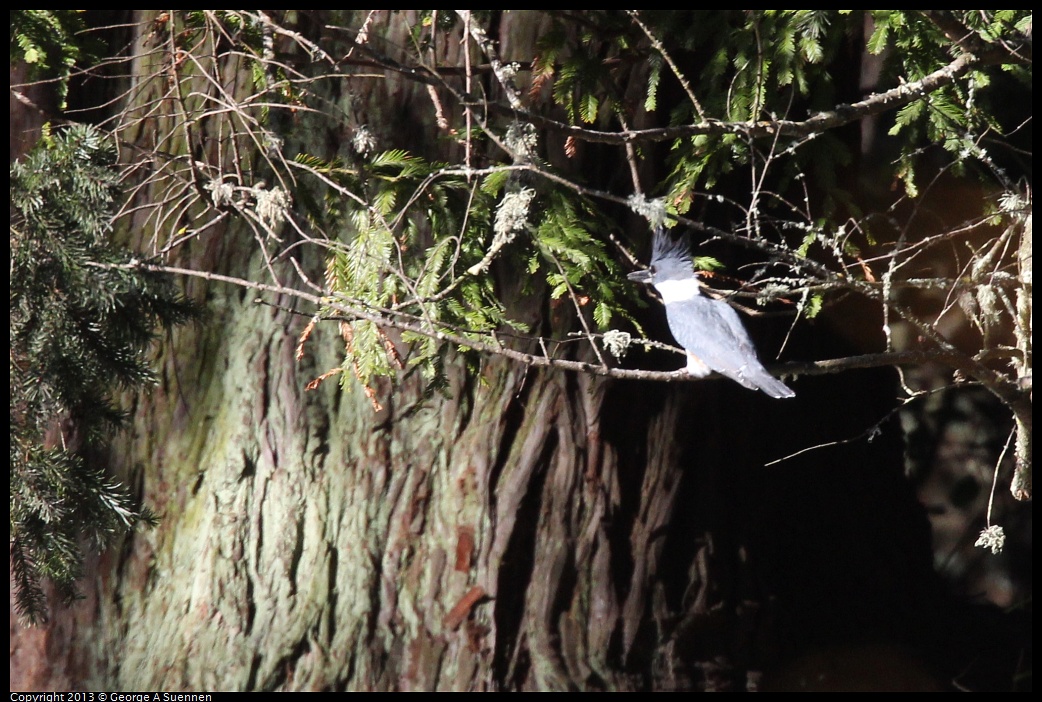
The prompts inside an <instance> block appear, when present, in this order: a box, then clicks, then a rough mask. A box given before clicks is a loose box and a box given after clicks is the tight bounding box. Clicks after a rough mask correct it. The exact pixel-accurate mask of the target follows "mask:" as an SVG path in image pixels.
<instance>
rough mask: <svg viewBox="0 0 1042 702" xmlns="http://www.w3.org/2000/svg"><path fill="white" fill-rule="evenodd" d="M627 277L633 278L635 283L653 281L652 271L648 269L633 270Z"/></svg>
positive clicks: (646, 283)
mask: <svg viewBox="0 0 1042 702" xmlns="http://www.w3.org/2000/svg"><path fill="white" fill-rule="evenodd" d="M626 277H627V278H629V279H630V280H632V281H633V282H634V283H644V284H645V285H648V284H650V283H651V273H649V272H648V271H647V270H643V271H633V272H632V273H630V274H629V275H628V276H626Z"/></svg>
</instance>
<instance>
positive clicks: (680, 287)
mask: <svg viewBox="0 0 1042 702" xmlns="http://www.w3.org/2000/svg"><path fill="white" fill-rule="evenodd" d="M655 289H656V290H658V291H659V294H660V295H662V302H664V303H665V304H667V305H668V304H670V303H671V302H683V301H684V300H690V299H692V298H695V297H698V296H699V295H701V292H700V291H699V289H698V281H697V280H695V279H694V278H688V279H687V280H660V281H656V282H655Z"/></svg>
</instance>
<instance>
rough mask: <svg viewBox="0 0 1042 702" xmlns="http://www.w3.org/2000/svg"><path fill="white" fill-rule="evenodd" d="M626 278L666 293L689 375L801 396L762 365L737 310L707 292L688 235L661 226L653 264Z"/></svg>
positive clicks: (653, 249) (672, 328) (671, 324)
mask: <svg viewBox="0 0 1042 702" xmlns="http://www.w3.org/2000/svg"><path fill="white" fill-rule="evenodd" d="M627 278H629V279H630V280H632V281H634V282H637V283H643V284H646V285H651V286H653V287H654V288H655V289H656V290H657V291H658V292H659V294H660V295H661V296H662V302H663V304H665V306H666V320H667V321H668V322H669V330H670V331H671V332H672V333H673V337H674V338H675V339H676V340H677V342H678V343H679V344H680V345H681V346H682V347H684V351H686V352H687V372H688V373H689V374H690V375H692V376H694V377H696V378H704V377H706V376H707V375H709V374H710V373H712V372H714V371H716V372H717V373H719V374H720V375H723V376H726V377H728V378H730V379H731V380H734V381H735V382H737V383H739V384H740V385H743V386H744V387H747V388H749V389H750V390H762V391H763V392H765V393H767V394H768V395H769V396H771V397H775V398H783V397H794V396H795V395H796V393H795V392H793V390H792V388H790V387H789V386H787V385H786V384H785V383H783V382H782V381H780V380H778V379H777V378H775V377H774V376H773V375H771V374H770V373H768V372H767V369H766V368H764V367H763V364H762V363H760V360H759V358H757V356H756V348H755V347H754V346H753V342H752V340H751V339H750V338H749V332H747V331H746V330H745V327H744V326H743V325H742V320H741V319H739V317H738V313H737V312H735V311H734V308H732V307H731V306H730V305H729V304H727V303H726V302H724V301H723V300H717V299H715V298H712V297H709V296H708V295H706V294H705V292H704V291H703V289H702V283H701V281H699V279H698V277H697V276H696V275H695V270H694V267H693V266H692V264H691V249H690V247H689V245H688V243H687V239H686V237H682V238H680V239H678V240H676V241H674V240H673V239H672V238H671V237H670V236H669V235H668V234H666V232H665V230H664V229H662V228H661V227H660V228H658V229H656V230H655V234H654V237H653V240H652V246H651V261H650V263H649V264H648V267H647V268H646V269H645V270H640V271H635V272H633V273H630V274H629V275H628V276H627Z"/></svg>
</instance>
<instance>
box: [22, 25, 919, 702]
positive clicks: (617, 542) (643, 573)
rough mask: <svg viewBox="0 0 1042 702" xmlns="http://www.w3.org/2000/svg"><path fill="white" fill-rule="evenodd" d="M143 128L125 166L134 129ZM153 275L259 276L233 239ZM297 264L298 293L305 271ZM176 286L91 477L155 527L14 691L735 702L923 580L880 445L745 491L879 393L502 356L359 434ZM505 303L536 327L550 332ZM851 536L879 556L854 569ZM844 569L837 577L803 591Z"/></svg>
mask: <svg viewBox="0 0 1042 702" xmlns="http://www.w3.org/2000/svg"><path fill="white" fill-rule="evenodd" d="M140 19H143V20H146V21H142V22H140V23H139V24H137V25H136V26H137V27H139V32H140V33H141V35H140V36H138V37H137V39H136V41H137V43H136V45H137V46H142V45H144V44H147V41H148V39H147V37H146V36H144V35H145V34H146V33H147V31H148V30H149V28H150V27H151V26H152V22H151V21H150V20H149V17H142V18H140ZM531 20H532V16H530V15H528V14H527V13H519V14H516V15H515V14H509V15H505V16H504V17H503V18H502V21H501V23H500V27H499V35H500V39H501V41H502V43H503V45H504V51H505V52H507V55H506V58H507V59H509V58H510V56H509V50H508V49H507V48H506V47H507V45H508V44H510V43H513V44H514V45H516V44H517V43H518V42H522V43H524V42H528V43H530V42H532V41H534V38H535V36H536V35H537V33H538V31H539V30H540V27H539V26H538V24H536V23H533V22H532V21H531ZM447 50H448V51H451V49H447ZM456 50H457V51H458V49H456ZM148 60H149V59H146V58H144V57H142V58H141V61H142V62H147V61H148ZM142 72H147V71H145V70H144V69H142ZM371 90H372V92H371V93H369V94H367V95H365V96H364V100H363V99H362V96H356V99H357V100H362V102H363V103H364V104H365V106H366V109H368V110H371V111H372V114H371V115H370V117H371V119H373V120H374V121H376V120H379V119H381V118H383V117H384V116H385V118H386V119H387V120H394V123H395V124H397V125H400V126H401V128H402V129H403V130H411V129H414V128H415V127H416V125H424V129H426V130H427V132H428V133H427V135H426V136H419V135H417V134H415V133H414V134H413V135H412V136H408V137H406V136H404V135H403V141H406V142H413V143H415V142H416V141H418V140H419V141H422V140H423V139H432V137H431V136H430V134H429V132H430V130H431V129H432V127H431V126H430V125H432V124H434V118H433V114H432V110H433V108H432V106H431V105H430V102H429V100H427V99H426V97H425V94H426V93H425V90H424V89H423V87H422V86H416V85H411V84H408V83H406V82H402V81H401V80H400V79H398V80H395V79H393V78H391V77H388V78H387V80H385V81H382V82H380V83H379V84H378V85H374V87H372V89H371ZM160 122H161V120H160ZM145 127H147V129H144V128H143V130H142V134H141V138H142V140H143V143H147V142H148V134H146V133H145V132H146V131H147V130H148V129H151V128H155V129H156V130H157V132H160V133H162V130H161V129H160V128H159V126H157V125H156V124H155V123H148V124H146V125H145ZM302 131H303V130H302ZM326 136H328V135H319V134H314V135H312V134H306V133H305V134H299V133H298V134H295V135H289V136H288V138H296V139H302V140H303V139H308V138H314V139H316V140H318V139H321V138H325V137H326ZM176 140H177V139H176V138H175V139H174V140H173V141H176ZM164 148H168V149H171V148H181V149H183V148H186V145H185V144H183V143H182V144H172V143H168V144H166V145H165V146H164ZM315 150H316V151H317V150H319V149H318V148H316V149H315ZM333 150H334V151H335V149H333ZM136 232H137V233H136V235H137V236H139V237H140V241H138V242H136V243H137V245H138V246H139V247H141V248H145V247H147V245H148V241H147V240H148V238H149V236H150V235H149V234H148V233H147V232H146V229H145V227H144V226H140V227H138V228H137V230H136ZM251 251H252V252H255V253H253V254H252V255H247V254H246V252H251ZM181 256H182V264H183V265H186V267H193V268H197V269H201V270H216V271H219V272H223V273H226V274H229V275H235V276H241V277H243V278H247V279H262V278H263V276H264V275H265V266H264V263H263V261H262V259H261V257H260V254H259V253H256V246H255V243H254V241H253V239H252V238H251V237H250V235H248V234H246V233H243V232H242V231H240V230H238V229H237V228H235V227H234V226H233V227H227V228H224V229H223V230H222V231H220V232H218V233H212V234H209V235H208V238H207V239H206V240H205V241H202V242H198V243H196V244H193V245H192V246H191V247H190V249H189V250H188V251H187V252H185V253H183V254H181ZM300 263H301V265H302V267H303V268H304V269H305V270H309V271H311V272H313V273H316V272H317V278H315V279H321V270H322V267H323V262H322V261H318V260H304V259H302V260H301V261H300ZM290 270H291V269H290V268H288V267H287V268H286V269H285V270H281V269H280V270H279V271H277V272H279V273H288V272H289V271H290ZM500 274H501V275H505V273H504V272H501V273H500ZM507 282H509V281H508V280H504V283H507ZM188 288H189V291H190V292H191V293H192V294H193V295H195V296H196V297H197V298H199V299H203V298H205V300H206V302H207V309H208V316H207V318H206V319H205V320H204V321H203V322H202V323H201V324H199V325H198V326H196V327H193V328H183V329H179V330H177V331H175V332H174V333H173V334H172V335H171V336H170V337H169V338H168V339H166V340H165V341H164V343H163V344H162V345H161V346H160V350H159V354H158V357H157V364H158V366H159V367H160V369H161V377H162V382H161V384H160V386H159V387H158V388H157V389H156V390H155V391H154V392H153V393H152V394H151V395H149V396H147V397H135V398H128V402H131V403H133V417H134V421H133V426H132V429H131V430H129V431H128V432H127V433H126V434H124V435H123V436H121V437H119V438H118V439H117V440H116V441H115V442H114V443H113V445H112V447H111V455H110V456H109V457H108V459H109V460H110V461H111V464H112V466H113V467H114V470H115V472H116V474H117V475H119V476H122V478H123V479H124V480H125V481H126V482H127V483H128V484H129V485H131V486H132V487H133V489H134V491H135V492H136V493H137V494H139V495H140V496H141V499H142V501H143V503H144V504H145V505H146V506H148V507H150V508H151V509H153V510H155V511H156V512H157V513H159V515H160V516H161V518H162V522H161V524H160V526H159V527H158V528H157V529H155V530H152V531H138V532H136V533H134V534H133V535H132V536H131V537H129V538H128V539H127V540H126V542H125V544H124V545H123V548H122V549H119V550H113V551H110V552H107V553H106V554H104V555H103V556H102V557H100V558H99V560H98V561H97V563H96V567H95V569H94V570H93V571H92V572H91V573H90V574H89V577H88V578H87V579H86V580H85V581H84V584H83V585H84V589H85V595H86V599H85V601H83V602H81V603H79V604H77V605H76V606H75V607H73V608H71V609H69V610H59V611H58V612H56V616H55V618H54V621H53V622H52V623H51V624H49V625H48V627H47V628H44V629H42V630H39V631H36V632H17V631H13V633H12V689H17V688H37V689H43V688H56V687H60V688H64V689H76V688H84V689H96V690H112V691H115V690H157V689H165V690H273V689H282V690H325V689H338V690H340V689H347V690H498V689H526V690H575V689H578V690H587V689H588V690H601V689H603V690H632V689H649V688H650V689H690V688H699V687H701V688H709V689H734V688H739V689H740V688H743V687H746V688H755V687H756V685H757V682H758V679H759V677H758V675H759V673H758V671H760V670H762V669H763V668H764V667H765V666H766V665H768V664H769V663H770V662H772V661H776V660H779V659H781V658H784V655H782V654H784V653H785V652H786V647H787V646H790V645H794V644H792V641H793V640H796V639H789V638H787V637H790V636H792V637H803V633H797V632H803V631H804V630H805V629H807V628H810V629H812V630H813V635H818V634H820V638H819V639H816V640H820V641H824V642H827V641H828V640H829V636H828V635H827V633H826V632H827V629H828V627H829V626H831V624H827V623H826V619H827V615H831V614H835V612H833V611H832V610H831V609H829V607H830V606H833V605H834V606H835V608H836V609H837V610H842V611H843V612H844V613H845V615H847V616H846V617H843V616H840V617H837V618H834V619H831V620H828V621H830V622H835V621H837V620H840V621H842V622H843V623H842V624H840V625H838V626H846V625H847V624H849V625H850V628H851V629H853V628H856V627H857V626H858V625H864V626H866V627H867V628H868V629H869V630H871V632H872V634H873V635H875V634H876V633H878V632H877V631H876V630H875V628H874V626H873V625H874V624H875V622H873V621H872V619H873V617H874V616H875V615H876V614H877V612H876V611H875V610H873V609H872V607H874V606H876V605H875V604H871V603H870V604H865V603H864V602H862V603H861V604H860V605H851V603H852V602H855V601H856V599H857V598H858V597H863V596H867V595H866V593H872V594H874V593H877V592H887V593H894V592H903V593H904V594H902V595H895V596H894V599H892V600H890V601H887V602H886V604H885V606H886V607H891V605H894V603H895V602H896V603H897V604H898V605H901V606H905V605H908V604H909V603H910V602H913V601H914V602H922V601H923V599H924V598H923V597H922V596H921V595H922V593H923V592H924V590H925V588H926V586H925V585H919V584H913V585H911V586H910V585H909V581H910V580H915V582H916V583H921V582H923V581H929V578H930V554H929V551H928V549H927V543H928V531H927V530H925V529H924V527H925V520H924V519H923V516H922V512H921V511H920V510H919V509H918V505H917V504H916V503H915V501H914V496H913V495H912V493H911V491H910V489H909V488H908V486H907V485H906V484H905V483H904V481H903V478H902V477H901V446H900V437H899V435H897V434H896V432H891V436H892V440H880V441H879V442H878V443H877V444H875V445H874V446H872V447H870V448H869V449H868V450H864V448H863V447H858V448H856V449H853V450H851V451H849V452H844V451H843V450H842V449H834V450H830V451H825V452H822V453H819V454H813V457H812V458H810V459H806V460H801V461H797V462H795V463H794V464H792V467H787V468H784V469H777V470H776V471H775V472H773V473H772V472H770V469H766V470H765V469H763V464H764V463H765V462H766V461H767V460H768V459H770V458H776V457H779V456H782V455H785V454H786V453H789V452H791V451H792V450H797V449H799V448H804V447H806V446H810V445H813V444H815V443H816V442H817V441H818V439H819V438H821V437H830V438H835V437H836V436H849V435H852V434H856V433H857V432H858V431H862V430H863V429H864V427H866V426H870V425H871V424H872V422H874V421H877V420H878V419H879V417H880V416H881V415H882V414H883V413H884V412H885V402H884V398H886V397H887V396H888V388H889V387H891V386H892V384H893V377H892V375H890V374H889V373H888V372H887V371H880V372H874V373H860V374H859V373H853V374H850V375H851V376H853V377H852V378H851V379H849V380H842V379H838V378H829V379H827V380H820V381H815V380H811V381H809V382H808V383H806V384H805V385H802V386H801V397H800V398H797V399H796V400H795V401H793V402H792V403H790V404H787V405H784V406H783V405H782V404H779V403H776V402H773V401H771V400H769V399H768V398H764V397H762V396H759V395H753V394H752V393H748V391H746V390H744V389H742V388H740V387H738V386H736V385H734V384H725V383H724V381H711V382H707V383H697V384H691V383H680V384H669V385H664V384H655V385H654V386H647V385H642V384H638V383H635V382H621V381H611V380H604V379H600V378H595V377H593V376H585V375H577V374H568V373H563V372H559V371H554V370H541V369H535V368H529V367H527V366H524V365H522V364H518V363H515V362H512V361H507V360H505V359H502V358H482V359H481V360H480V370H479V371H478V372H476V373H472V372H469V371H468V370H466V368H465V366H464V364H463V362H462V359H460V363H459V365H458V366H456V367H454V368H452V369H450V371H449V376H450V385H449V387H448V388H447V391H446V393H445V394H444V395H439V394H434V395H433V396H431V397H427V396H425V394H424V383H423V381H422V379H420V378H418V377H416V376H415V375H414V376H412V377H401V378H399V379H398V380H396V381H395V382H394V384H393V385H392V384H391V383H390V382H384V383H383V384H378V386H377V388H376V389H377V397H376V400H377V401H378V402H379V404H380V405H381V406H382V408H381V409H380V410H379V411H374V409H373V404H372V403H371V402H370V399H369V398H367V397H366V395H365V394H364V393H363V392H361V390H360V389H359V388H357V387H356V388H355V389H354V391H344V390H341V389H340V387H338V383H337V381H336V379H330V380H328V381H326V382H324V383H322V384H321V385H320V386H319V387H318V388H317V389H316V390H313V391H307V390H305V386H307V384H308V383H309V382H310V381H311V380H312V379H314V378H316V377H317V376H319V375H321V374H322V373H323V372H325V371H327V370H329V369H331V368H334V367H337V366H339V365H340V363H341V360H342V359H341V358H340V354H341V353H342V350H343V342H342V341H341V340H340V338H339V336H337V335H336V333H335V329H333V328H332V327H330V328H329V329H328V330H327V329H325V328H323V327H321V326H320V327H319V330H318V331H316V333H315V334H314V335H313V336H312V338H310V339H309V340H308V342H307V344H306V347H305V349H306V353H305V356H304V358H303V360H301V361H299V362H298V361H297V360H295V358H294V352H295V348H296V347H297V344H298V338H299V337H300V335H301V332H302V330H303V329H304V327H305V325H306V324H307V322H308V321H309V319H310V317H311V315H312V314H313V313H314V310H312V309H305V308H303V307H302V306H300V305H299V303H298V301H294V300H290V299H267V300H265V304H257V303H256V302H255V301H254V297H255V295H254V294H252V293H246V292H244V291H243V290H241V289H236V288H232V287H230V286H222V285H219V284H207V285H206V286H205V289H204V288H203V286H202V285H201V283H199V282H198V281H196V282H192V283H190V284H189V285H188ZM518 304H519V305H520V306H521V307H522V308H523V310H524V312H525V314H527V315H529V317H530V318H531V319H532V320H534V321H539V320H544V321H545V319H546V318H549V317H551V316H552V315H553V314H560V313H559V312H558V311H556V310H553V311H551V310H550V309H549V308H548V307H543V306H542V305H543V302H542V301H541V300H519V302H518ZM816 343H818V344H819V345H824V344H827V343H828V342H821V341H818V342H816ZM819 348H820V347H819ZM824 355H826V356H827V354H824ZM416 375H418V374H416ZM880 378H884V379H885V381H884V382H879V379H880ZM352 382H353V380H352V381H351V382H348V383H347V385H351V384H352ZM837 397H841V398H845V399H843V403H844V408H843V409H842V410H840V411H839V412H837V410H836V407H835V398H837ZM880 407H883V408H884V410H883V411H882V412H877V410H879V409H880ZM840 415H842V416H840ZM822 440H824V439H822ZM781 470H784V471H785V472H784V473H782V472H778V471H781ZM837 492H838V493H839V494H841V495H843V497H841V498H837V497H836V495H837ZM855 524H856V528H855V526H852V525H855ZM908 524H912V525H915V526H914V528H912V529H906V527H907V525H908ZM801 525H803V526H802V527H801ZM812 528H813V529H820V530H822V531H834V532H837V535H836V539H835V541H834V542H832V546H830V548H829V549H825V548H819V549H817V550H813V552H812V553H809V554H808V552H807V550H806V547H805V545H806V541H803V540H802V539H809V538H810V537H809V536H808V534H807V531H809V530H810V529H812ZM874 530H875V531H874ZM879 530H881V531H883V532H885V533H886V534H888V535H890V536H892V537H893V539H892V541H890V546H891V547H892V552H887V553H885V554H881V555H880V554H876V555H877V556H878V558H877V560H874V561H873V560H868V559H862V555H863V553H862V552H861V551H860V550H859V549H861V548H862V546H863V545H864V544H863V540H864V538H868V543H869V544H874V543H878V538H882V537H878V536H876V537H875V538H872V537H866V535H868V534H873V533H875V534H877V535H878V532H879ZM859 539H862V542H859ZM830 549H834V550H830ZM848 550H849V551H848ZM848 553H851V554H854V555H849V556H848V557H844V558H843V559H842V565H844V566H851V567H852V570H848V572H847V573H845V574H844V575H843V576H842V577H840V576H835V577H833V576H830V575H827V574H825V573H831V571H826V570H825V566H824V565H823V564H826V563H827V562H828V561H829V560H830V559H833V558H835V557H836V556H837V554H848ZM786 559H791V561H792V563H793V564H794V565H792V566H791V569H787V568H786V566H785V561H786ZM775 566H777V567H775ZM863 574H865V575H866V577H865V578H860V576H861V575H863ZM859 578H860V580H859V582H858V584H857V586H853V585H852V584H851V583H852V581H854V580H856V579H859ZM818 580H820V581H821V582H816V581H818ZM828 587H835V588H836V589H837V590H838V592H836V593H831V594H830V593H827V592H826V589H827V588H828ZM778 593H783V594H782V595H778V596H779V597H781V598H782V602H781V603H780V604H778V603H772V601H771V600H770V598H771V597H774V596H776V595H777V594H778ZM817 598H820V599H817ZM792 603H795V604H792ZM830 603H831V604H830ZM840 603H842V604H840ZM847 606H850V607H851V608H850V609H846V610H843V607H847ZM879 606H884V605H879ZM909 606H910V605H909ZM821 607H825V610H826V611H827V614H825V613H819V614H817V615H814V616H815V617H818V618H813V617H812V618H810V619H807V618H805V615H807V613H808V612H811V611H817V609H815V608H821ZM904 613H906V610H902V609H901V607H900V606H899V607H897V611H896V612H891V614H890V615H888V619H887V621H888V622H889V621H890V618H891V617H898V616H903V615H904ZM923 616H925V615H923ZM848 620H849V621H848ZM12 626H13V627H14V625H12ZM881 628H884V627H881ZM33 637H35V638H33ZM810 637H811V635H808V636H807V637H805V638H798V640H799V642H800V645H802V644H804V643H806V641H807V640H808V639H809V638H810ZM869 638H872V637H869ZM34 657H36V658H37V659H38V660H44V661H46V668H43V667H40V665H39V664H37V665H36V666H35V667H33V665H32V663H31V662H30V661H31V659H32V658H34Z"/></svg>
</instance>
